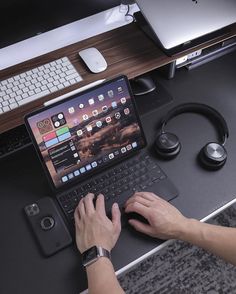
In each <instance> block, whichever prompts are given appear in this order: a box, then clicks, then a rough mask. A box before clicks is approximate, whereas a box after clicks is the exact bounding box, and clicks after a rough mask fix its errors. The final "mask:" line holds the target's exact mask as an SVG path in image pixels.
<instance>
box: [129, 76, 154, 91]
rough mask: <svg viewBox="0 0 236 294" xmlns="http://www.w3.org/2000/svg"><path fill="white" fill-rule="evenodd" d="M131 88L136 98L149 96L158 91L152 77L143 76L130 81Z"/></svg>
mask: <svg viewBox="0 0 236 294" xmlns="http://www.w3.org/2000/svg"><path fill="white" fill-rule="evenodd" d="M130 84H131V88H132V90H133V94H134V95H135V96H141V95H145V94H148V93H150V92H152V91H154V90H155V89H156V85H155V83H154V81H153V79H152V77H151V76H150V75H142V76H139V77H136V78H134V79H132V80H130Z"/></svg>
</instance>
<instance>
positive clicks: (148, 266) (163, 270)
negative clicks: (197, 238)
mask: <svg viewBox="0 0 236 294" xmlns="http://www.w3.org/2000/svg"><path fill="white" fill-rule="evenodd" d="M208 223H212V224H216V225H223V226H229V227H236V205H233V206H231V207H229V208H227V209H226V210H225V211H223V212H222V213H220V214H219V215H217V216H215V217H214V218H212V219H211V220H209V221H208ZM119 281H120V283H121V286H122V287H123V289H124V290H125V292H126V294H134V293H138V294H154V293H158V294H167V293H168V294H172V293H173V294H221V293H222V294H226V293H227V294H231V293H232V294H233V293H236V267H235V266H233V265H231V264H229V263H226V262H224V261H223V260H221V259H220V258H218V257H216V256H214V255H213V254H210V253H208V252H206V251H205V250H203V249H201V248H198V247H196V246H192V245H190V244H188V243H186V242H182V241H174V242H173V243H172V244H170V245H168V246H167V247H166V248H164V249H163V250H161V251H160V252H158V253H156V254H154V255H153V256H151V257H150V258H148V259H147V260H145V261H143V262H142V263H140V264H139V265H137V266H136V267H135V268H133V269H132V270H130V271H129V272H127V273H126V274H124V275H122V276H120V278H119Z"/></svg>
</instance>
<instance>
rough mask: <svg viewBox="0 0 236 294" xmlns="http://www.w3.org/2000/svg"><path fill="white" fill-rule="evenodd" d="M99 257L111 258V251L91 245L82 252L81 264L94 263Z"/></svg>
mask: <svg viewBox="0 0 236 294" xmlns="http://www.w3.org/2000/svg"><path fill="white" fill-rule="evenodd" d="M100 257H107V258H109V259H111V253H110V251H108V250H106V249H104V248H102V247H101V246H93V247H91V248H89V249H88V250H86V251H84V253H82V262H83V266H84V267H86V266H87V265H90V264H92V263H94V262H95V261H97V260H98V259H99V258H100Z"/></svg>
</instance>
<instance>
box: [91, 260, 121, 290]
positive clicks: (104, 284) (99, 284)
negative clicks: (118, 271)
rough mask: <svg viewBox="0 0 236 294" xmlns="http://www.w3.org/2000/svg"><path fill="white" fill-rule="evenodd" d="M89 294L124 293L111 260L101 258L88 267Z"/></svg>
mask: <svg viewBox="0 0 236 294" xmlns="http://www.w3.org/2000/svg"><path fill="white" fill-rule="evenodd" d="M86 272H87V277H88V290H89V294H110V293H114V294H123V293H124V291H123V290H122V288H121V287H120V285H119V283H118V280H117V278H116V275H115V271H114V268H113V265H112V263H111V261H110V260H109V259H108V258H100V259H99V260H98V261H96V262H95V263H93V264H91V265H89V266H87V268H86Z"/></svg>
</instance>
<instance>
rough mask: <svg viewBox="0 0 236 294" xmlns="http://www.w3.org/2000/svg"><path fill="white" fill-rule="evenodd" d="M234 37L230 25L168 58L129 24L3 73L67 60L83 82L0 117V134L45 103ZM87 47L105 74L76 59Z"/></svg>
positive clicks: (2, 75) (234, 30)
mask: <svg viewBox="0 0 236 294" xmlns="http://www.w3.org/2000/svg"><path fill="white" fill-rule="evenodd" d="M235 35H236V25H233V26H231V27H230V29H229V31H228V32H227V33H224V34H223V35H221V36H219V37H216V38H213V39H211V40H209V41H206V42H205V43H203V44H201V45H199V46H196V47H194V48H192V49H188V50H186V51H184V52H181V53H179V54H176V55H174V56H171V57H168V56H167V55H166V54H164V53H163V52H162V51H161V50H160V49H159V48H158V47H157V46H156V44H155V43H154V42H153V41H151V39H149V38H148V37H147V36H146V35H145V34H144V33H143V32H142V31H141V30H140V29H139V28H138V27H137V25H136V24H135V23H132V24H129V25H126V26H124V27H121V28H118V29H115V30H112V31H110V32H106V33H103V34H100V35H97V36H95V37H92V38H89V39H86V40H83V41H81V42H78V43H75V44H73V45H69V46H67V47H64V48H62V49H58V50H56V51H54V52H51V53H48V54H45V55H42V56H39V57H37V58H34V59H32V60H30V61H26V62H23V63H21V64H19V65H16V66H12V67H10V68H7V69H5V70H2V71H0V80H3V79H6V78H9V77H12V76H14V75H16V74H20V73H22V72H25V71H27V70H29V69H32V68H35V67H38V66H40V65H42V64H45V63H48V62H51V61H52V60H55V59H58V58H61V57H63V56H67V57H68V58H69V59H70V61H71V62H72V63H73V65H74V66H75V67H76V69H77V70H78V71H79V73H80V75H81V76H82V78H83V81H82V82H80V83H79V84H75V85H72V86H70V87H68V88H66V89H63V90H61V91H58V92H56V93H52V94H50V95H48V96H46V97H43V98H41V99H38V100H35V101H34V102H31V103H29V104H25V105H23V106H21V107H18V108H16V109H13V110H12V111H11V112H7V113H4V114H1V115H0V134H1V133H2V132H4V131H6V130H8V129H11V128H14V127H16V126H18V125H20V124H22V123H23V118H24V115H25V114H26V113H29V112H32V110H34V109H36V108H39V107H42V106H43V103H44V102H45V101H48V100H50V99H53V98H55V97H57V96H60V95H63V94H65V93H67V92H69V91H73V90H75V89H77V88H78V87H82V86H84V85H85V84H88V83H91V82H93V81H96V80H99V79H107V78H111V77H114V76H116V75H119V74H120V73H123V74H125V75H127V76H128V78H130V79H131V78H134V77H136V76H138V75H141V74H144V73H146V72H149V71H151V70H154V69H156V68H158V67H161V66H163V65H165V64H169V63H171V62H172V61H174V60H176V58H179V57H181V56H183V55H186V54H188V53H190V52H192V51H194V50H198V49H200V48H201V49H203V48H206V47H209V46H212V45H213V44H216V43H219V42H221V41H223V40H226V39H228V38H230V37H233V36H235ZM89 47H96V48H98V50H100V51H101V52H102V54H103V55H104V57H105V59H106V60H107V63H108V69H107V70H106V71H104V72H101V73H99V74H92V73H90V72H89V71H88V69H87V68H86V66H85V65H84V64H83V62H82V61H81V60H80V59H79V58H78V51H80V50H82V49H85V48H89Z"/></svg>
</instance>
